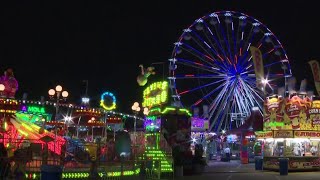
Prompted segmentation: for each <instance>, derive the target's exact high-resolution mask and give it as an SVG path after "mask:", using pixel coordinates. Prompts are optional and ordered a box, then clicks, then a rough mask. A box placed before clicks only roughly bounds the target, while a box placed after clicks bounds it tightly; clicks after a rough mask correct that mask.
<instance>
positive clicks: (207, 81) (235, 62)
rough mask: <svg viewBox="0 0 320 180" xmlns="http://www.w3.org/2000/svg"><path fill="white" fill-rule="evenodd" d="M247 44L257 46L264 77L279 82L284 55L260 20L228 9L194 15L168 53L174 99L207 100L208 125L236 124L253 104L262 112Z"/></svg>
mask: <svg viewBox="0 0 320 180" xmlns="http://www.w3.org/2000/svg"><path fill="white" fill-rule="evenodd" d="M252 46H253V47H256V48H258V49H259V50H260V51H261V54H262V59H263V66H264V68H263V70H264V72H266V73H267V76H265V77H264V78H265V79H269V80H272V81H274V80H277V81H282V83H283V84H285V81H286V77H290V76H291V69H290V64H289V61H288V57H287V55H286V52H285V50H284V49H283V47H282V45H281V43H280V41H279V40H278V39H277V38H276V36H275V35H274V34H273V33H272V32H271V31H270V30H269V29H268V28H267V27H266V26H265V25H263V24H262V23H261V22H259V21H258V20H256V19H254V18H252V17H250V16H248V15H246V14H243V13H239V12H232V11H221V12H215V13H211V14H209V15H206V16H203V17H201V18H199V19H197V20H195V22H194V23H192V24H191V25H190V26H189V27H187V28H186V29H184V30H183V33H182V35H181V36H180V37H179V39H178V41H177V42H176V43H175V46H174V49H173V52H172V57H171V58H170V59H169V77H168V78H169V87H170V88H171V93H172V98H173V100H174V102H175V105H176V106H184V107H193V106H199V105H201V104H207V105H209V117H208V119H209V120H210V124H211V125H210V130H213V131H220V130H228V129H232V128H234V127H238V126H239V125H241V124H242V123H243V122H244V121H245V119H247V117H249V116H250V112H251V109H252V108H253V107H259V110H260V112H261V113H262V108H263V107H262V102H263V95H264V94H263V91H262V90H261V88H258V87H257V86H256V81H257V78H256V76H255V70H254V65H253V59H252V56H251V53H250V47H252ZM260 83H261V82H260Z"/></svg>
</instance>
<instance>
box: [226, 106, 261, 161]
mask: <svg viewBox="0 0 320 180" xmlns="http://www.w3.org/2000/svg"><path fill="white" fill-rule="evenodd" d="M262 129H263V117H262V115H261V113H260V112H259V110H258V109H256V108H253V109H252V111H251V115H250V116H249V118H248V119H247V120H246V121H245V122H244V124H242V125H241V126H240V127H239V128H237V129H232V130H230V131H228V132H227V138H226V141H227V143H228V146H229V147H230V149H231V158H232V159H240V160H241V163H242V164H247V163H252V162H254V160H255V157H256V156H261V145H260V142H257V141H256V135H255V132H257V131H258V132H259V131H261V130H262Z"/></svg>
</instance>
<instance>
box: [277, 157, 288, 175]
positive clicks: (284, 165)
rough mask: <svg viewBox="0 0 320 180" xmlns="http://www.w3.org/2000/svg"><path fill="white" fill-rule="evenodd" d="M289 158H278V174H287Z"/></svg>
mask: <svg viewBox="0 0 320 180" xmlns="http://www.w3.org/2000/svg"><path fill="white" fill-rule="evenodd" d="M288 168H289V159H288V158H279V172H280V175H288Z"/></svg>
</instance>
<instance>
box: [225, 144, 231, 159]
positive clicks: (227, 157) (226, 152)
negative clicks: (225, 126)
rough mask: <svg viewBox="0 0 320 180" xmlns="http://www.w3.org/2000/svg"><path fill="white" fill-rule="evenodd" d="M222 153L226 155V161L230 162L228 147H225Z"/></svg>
mask: <svg viewBox="0 0 320 180" xmlns="http://www.w3.org/2000/svg"><path fill="white" fill-rule="evenodd" d="M224 153H225V155H226V160H227V161H230V148H229V146H227V147H226V148H225V149H224Z"/></svg>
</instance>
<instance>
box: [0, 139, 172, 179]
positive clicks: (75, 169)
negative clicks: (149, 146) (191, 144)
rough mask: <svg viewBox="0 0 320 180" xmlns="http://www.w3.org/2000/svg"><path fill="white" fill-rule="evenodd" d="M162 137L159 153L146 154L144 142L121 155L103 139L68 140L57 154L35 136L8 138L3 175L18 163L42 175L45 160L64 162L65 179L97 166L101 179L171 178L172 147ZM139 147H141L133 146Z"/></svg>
mask: <svg viewBox="0 0 320 180" xmlns="http://www.w3.org/2000/svg"><path fill="white" fill-rule="evenodd" d="M141 137H142V133H141ZM163 140H164V138H163V137H162V138H161V137H160V149H164V150H162V151H161V152H162V154H160V155H156V157H153V158H152V157H151V158H150V157H149V158H146V156H144V155H145V154H144V151H145V148H144V147H145V145H144V144H139V146H135V147H133V149H132V152H133V153H131V154H130V156H128V157H125V158H123V159H121V158H120V157H119V156H117V155H116V153H115V151H114V150H112V148H111V147H112V145H111V146H110V144H108V143H104V142H101V143H98V144H93V143H92V144H80V145H79V144H78V145H75V144H71V143H69V144H68V146H67V147H66V150H65V151H63V153H62V155H58V154H56V153H53V152H52V151H50V149H49V150H48V149H45V146H43V143H37V142H38V141H36V140H32V139H29V140H24V143H23V142H21V141H20V140H13V139H7V140H6V142H10V143H9V145H8V147H7V151H6V152H5V153H2V154H1V156H0V157H1V166H0V179H4V178H3V177H4V176H12V175H14V172H15V171H16V169H17V167H19V168H20V170H21V171H22V172H23V173H24V174H25V176H26V178H27V179H40V167H41V166H42V165H45V164H46V165H61V166H63V174H62V177H63V179H88V178H89V176H90V174H92V173H93V169H97V170H96V173H97V174H98V175H99V176H100V177H102V179H120V178H121V179H137V178H140V177H141V176H143V177H145V178H146V179H160V178H170V179H172V178H173V160H172V157H171V150H170V147H169V146H168V145H167V144H166V142H165V141H163ZM142 141H145V140H144V139H141V140H140V142H142ZM26 142H29V143H26ZM34 142H36V143H34ZM136 147H138V148H139V149H134V148H136ZM104 148H106V149H104ZM137 157H142V158H137ZM157 157H161V158H157ZM94 164H95V165H94ZM94 166H96V168H94Z"/></svg>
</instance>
